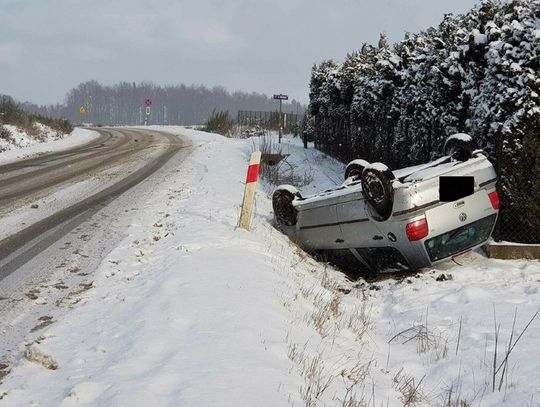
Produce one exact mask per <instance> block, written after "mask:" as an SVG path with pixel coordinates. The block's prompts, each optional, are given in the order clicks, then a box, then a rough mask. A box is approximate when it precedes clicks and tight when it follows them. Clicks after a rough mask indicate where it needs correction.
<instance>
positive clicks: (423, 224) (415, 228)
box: [405, 218, 429, 242]
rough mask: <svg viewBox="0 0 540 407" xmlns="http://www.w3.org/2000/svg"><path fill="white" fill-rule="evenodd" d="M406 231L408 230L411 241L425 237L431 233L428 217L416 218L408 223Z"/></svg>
mask: <svg viewBox="0 0 540 407" xmlns="http://www.w3.org/2000/svg"><path fill="white" fill-rule="evenodd" d="M405 232H407V237H408V238H409V240H410V241H411V242H412V241H414V240H420V239H423V238H424V237H426V236H427V235H428V234H429V227H428V224H427V219H426V218H423V219H419V220H415V221H414V222H411V223H407V226H405Z"/></svg>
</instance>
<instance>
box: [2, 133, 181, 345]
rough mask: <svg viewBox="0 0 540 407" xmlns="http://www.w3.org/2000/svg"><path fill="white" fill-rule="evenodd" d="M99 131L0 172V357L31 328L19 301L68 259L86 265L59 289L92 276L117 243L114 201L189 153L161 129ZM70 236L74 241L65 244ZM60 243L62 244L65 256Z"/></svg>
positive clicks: (118, 208)
mask: <svg viewBox="0 0 540 407" xmlns="http://www.w3.org/2000/svg"><path fill="white" fill-rule="evenodd" d="M97 131H98V132H99V137H97V138H95V139H94V140H92V141H90V142H89V143H86V144H84V145H82V146H77V147H72V148H70V149H68V150H65V151H58V152H52V153H49V154H45V155H40V156H38V157H33V158H29V159H26V160H23V161H17V162H13V163H10V164H6V165H3V166H0V215H1V220H0V315H1V317H0V321H1V322H0V328H1V329H2V330H4V331H6V332H9V333H10V334H9V335H7V337H4V340H3V341H2V347H1V348H0V355H2V353H5V352H9V350H10V348H11V347H12V345H14V344H16V343H17V342H18V341H19V340H20V339H21V336H22V335H24V333H25V331H26V332H27V331H28V329H29V328H31V326H26V324H25V323H24V320H25V319H26V318H25V316H26V315H31V314H32V310H31V309H32V308H33V307H32V305H31V303H27V302H25V301H20V298H28V299H35V298H34V297H35V296H36V293H37V292H38V291H39V288H36V287H37V286H39V282H42V281H45V280H46V279H49V278H51V277H52V276H53V275H54V273H55V272H58V270H59V269H65V268H66V267H67V264H68V263H70V261H71V260H70V257H73V256H77V257H79V258H82V259H83V260H84V261H83V262H82V263H84V264H81V262H80V261H79V262H78V266H77V267H75V268H73V270H80V269H81V268H82V266H83V265H84V270H85V273H77V272H72V273H71V274H73V279H72V280H73V281H71V282H70V283H69V284H68V282H67V281H63V282H62V284H60V285H59V286H58V287H68V286H69V285H70V284H71V285H73V284H74V285H78V284H81V282H80V281H79V280H81V277H85V276H80V275H79V274H85V275H87V274H89V270H90V271H93V269H94V268H95V267H96V265H97V264H99V262H100V261H101V260H102V255H103V254H104V253H107V251H108V250H110V249H109V246H110V245H111V243H112V242H114V241H117V240H118V239H120V238H121V237H122V228H121V227H118V228H116V231H115V228H114V224H115V222H117V221H118V220H119V219H120V218H121V217H122V214H123V213H124V212H125V211H127V210H126V209H125V205H126V203H125V202H122V201H121V200H117V199H116V198H118V197H119V196H120V195H121V194H122V193H124V192H126V191H128V190H130V188H132V187H133V186H135V185H137V184H139V183H141V181H143V180H145V179H147V178H148V177H149V176H150V175H152V174H154V173H155V172H156V171H157V170H159V169H160V168H161V167H162V166H163V165H164V164H165V163H166V162H167V161H168V160H169V159H170V158H171V157H173V156H174V155H176V154H177V153H178V152H179V151H180V150H181V149H183V148H184V147H189V142H188V141H187V140H186V139H182V138H180V137H179V136H175V135H171V134H166V133H162V132H159V131H149V130H141V129H118V128H115V129H98V130H97ZM184 151H187V150H184ZM144 184H145V183H143V184H141V188H145V185H144ZM132 195H133V194H132ZM138 196H140V194H138ZM136 200H137V196H132V197H131V198H130V202H133V203H135V202H136ZM104 208H105V209H104ZM79 232H80V233H79ZM74 233H77V235H78V239H76V240H75V241H74V242H71V240H74V239H72V238H70V235H72V234H74ZM64 238H65V239H64ZM61 240H68V242H69V244H68V246H69V250H66V247H65V246H62V244H61V243H60V241H61ZM83 251H85V252H88V254H83ZM85 256H86V257H85ZM62 265H65V267H64V266H62ZM63 280H66V279H63ZM61 290H62V288H57V289H56V290H55V291H61ZM53 294H54V291H53ZM47 297H48V298H47V299H44V300H43V301H41V302H47V303H50V302H53V301H51V300H54V295H53V298H51V296H47ZM38 302H39V301H38ZM40 308H41V309H40V312H43V305H42V306H41V307H40ZM13 321H17V322H16V323H15V324H14V323H13ZM6 327H8V329H6Z"/></svg>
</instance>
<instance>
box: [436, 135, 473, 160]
mask: <svg viewBox="0 0 540 407" xmlns="http://www.w3.org/2000/svg"><path fill="white" fill-rule="evenodd" d="M443 152H444V155H447V156H451V157H452V158H453V159H454V160H456V161H467V160H469V159H470V158H472V156H473V142H472V139H471V138H470V137H469V138H468V139H467V138H459V137H456V135H453V136H450V137H448V138H447V139H446V142H445V143H444V148H443Z"/></svg>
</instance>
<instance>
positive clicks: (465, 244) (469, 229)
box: [424, 215, 497, 261]
mask: <svg viewBox="0 0 540 407" xmlns="http://www.w3.org/2000/svg"><path fill="white" fill-rule="evenodd" d="M496 217H497V215H490V216H488V217H486V218H482V219H480V220H477V221H476V222H473V223H469V224H468V225H464V226H461V227H460V228H457V229H454V230H451V231H449V232H446V233H444V234H442V235H439V236H436V237H434V238H432V239H429V240H426V241H425V243H424V245H425V246H426V250H427V252H428V255H429V258H430V259H431V261H437V260H441V259H444V258H445V257H449V256H452V255H453V254H456V253H459V252H461V251H463V250H466V249H468V248H470V247H473V246H476V245H478V244H480V243H482V242H484V241H486V240H487V239H488V238H489V235H490V234H491V231H492V229H493V225H494V223H495V219H496Z"/></svg>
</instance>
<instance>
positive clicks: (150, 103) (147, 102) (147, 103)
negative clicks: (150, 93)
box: [144, 99, 152, 107]
mask: <svg viewBox="0 0 540 407" xmlns="http://www.w3.org/2000/svg"><path fill="white" fill-rule="evenodd" d="M144 105H145V106H146V107H150V106H152V99H144Z"/></svg>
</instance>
